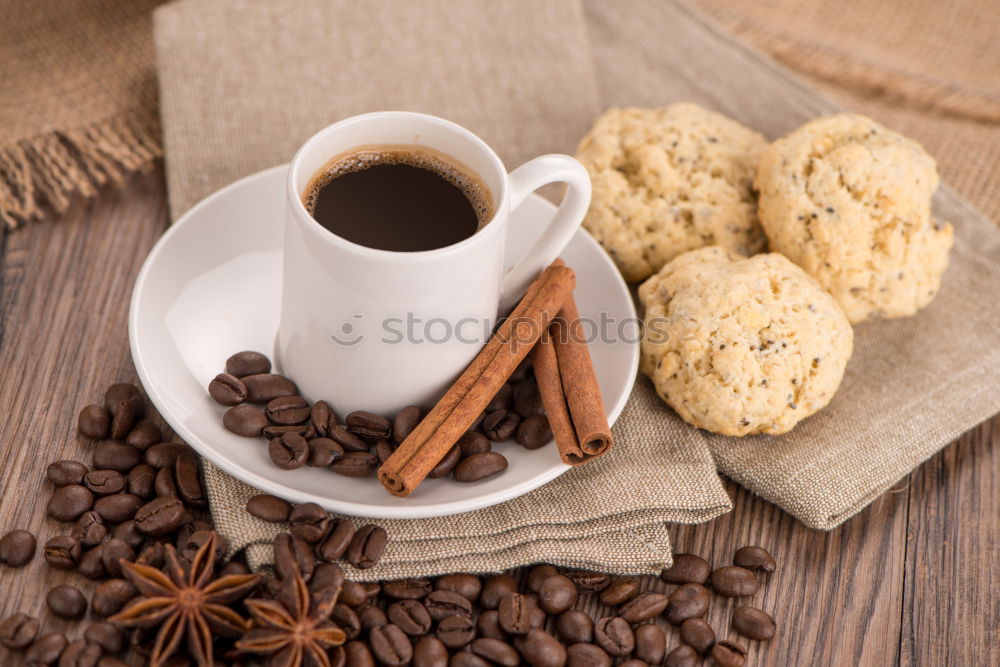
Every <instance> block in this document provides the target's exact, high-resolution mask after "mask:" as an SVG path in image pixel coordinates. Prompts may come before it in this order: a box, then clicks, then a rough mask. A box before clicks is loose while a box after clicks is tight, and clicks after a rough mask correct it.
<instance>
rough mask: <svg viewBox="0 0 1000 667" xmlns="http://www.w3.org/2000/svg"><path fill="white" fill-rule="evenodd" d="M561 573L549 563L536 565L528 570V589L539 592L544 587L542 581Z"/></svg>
mask: <svg viewBox="0 0 1000 667" xmlns="http://www.w3.org/2000/svg"><path fill="white" fill-rule="evenodd" d="M557 574H559V571H558V570H557V569H556V568H554V567H552V566H551V565H548V564H542V565H536V566H534V567H533V568H531V570H530V571H529V572H528V578H527V583H528V590H529V591H531V592H532V593H538V591H539V590H540V589H541V588H542V582H543V581H545V580H546V579H548V578H549V577H552V576H555V575H557Z"/></svg>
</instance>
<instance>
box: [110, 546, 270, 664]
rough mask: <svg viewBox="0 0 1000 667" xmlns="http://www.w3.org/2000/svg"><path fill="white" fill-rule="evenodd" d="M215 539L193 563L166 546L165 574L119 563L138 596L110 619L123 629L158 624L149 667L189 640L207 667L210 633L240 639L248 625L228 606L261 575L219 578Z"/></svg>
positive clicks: (204, 547) (193, 655)
mask: <svg viewBox="0 0 1000 667" xmlns="http://www.w3.org/2000/svg"><path fill="white" fill-rule="evenodd" d="M217 540H218V537H217V536H216V534H215V533H212V535H211V537H210V538H209V539H208V540H207V541H206V542H205V543H204V544H203V545H201V548H200V549H198V552H197V553H196V554H195V556H194V558H193V559H192V560H191V564H190V566H188V567H185V566H184V565H182V563H181V560H180V558H179V557H178V556H177V550H176V549H174V547H173V545H170V544H168V545H167V546H166V550H165V551H166V553H165V556H166V561H167V564H166V569H165V570H164V571H161V570H157V569H156V568H153V567H149V566H148V565H137V564H135V563H129V562H125V561H123V562H122V567H123V569H124V573H125V576H126V577H127V578H128V580H129V581H131V582H132V584H133V585H134V586H135V587H136V588H137V589H139V592H140V593H141V595H140V596H139V597H137V598H135V599H134V600H132V601H131V602H130V603H129V604H128V605H127V606H126V607H125V608H124V609H122V611H121V612H119V613H117V614H115V615H114V616H112V617H111V618H109V619H108V620H109V621H111V622H113V623H117V624H119V625H122V626H124V627H127V628H132V627H139V628H151V627H153V626H156V625H159V626H160V628H159V631H158V632H157V633H156V641H155V643H154V644H153V650H152V653H150V656H149V663H150V665H151V667H156V666H157V665H162V664H164V662H165V661H166V660H167V658H169V657H170V656H171V655H172V654H173V653H174V652H175V651H176V650H177V649H178V647H179V645H180V643H181V640H182V639H185V638H186V639H187V648H188V651H189V652H190V653H191V655H192V657H193V658H194V659H195V660H196V661H197V662H198V664H199V665H211V664H212V661H213V656H212V633H213V632H215V633H218V634H220V635H223V636H228V637H238V636H239V635H241V634H243V633H244V632H246V630H247V629H248V628H249V627H250V623H249V621H247V620H246V619H244V618H243V617H242V616H240V615H239V614H237V613H236V612H235V611H233V610H232V609H231V608H230V607H229V606H228V605H230V604H232V603H233V602H235V601H237V600H240V599H242V598H243V597H244V596H246V595H247V593H249V592H250V591H251V590H252V589H253V587H254V586H256V585H257V581H258V580H259V579H260V575H259V574H232V575H228V576H225V577H220V578H218V579H215V578H213V577H214V574H215V549H216V544H217Z"/></svg>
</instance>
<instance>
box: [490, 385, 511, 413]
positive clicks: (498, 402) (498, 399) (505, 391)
mask: <svg viewBox="0 0 1000 667" xmlns="http://www.w3.org/2000/svg"><path fill="white" fill-rule="evenodd" d="M513 405H514V387H513V386H512V385H510V384H505V385H503V386H502V387H500V389H499V390H498V391H497V393H496V394H494V395H493V398H492V399H491V400H490V402H489V403H488V404H487V405H486V412H494V411H496V410H510V409H511V408H512V407H513Z"/></svg>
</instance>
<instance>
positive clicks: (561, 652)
mask: <svg viewBox="0 0 1000 667" xmlns="http://www.w3.org/2000/svg"><path fill="white" fill-rule="evenodd" d="M514 645H515V646H516V647H517V650H518V652H519V653H520V654H521V657H523V658H524V660H525V661H526V662H527V663H528V664H529V665H531V666H532V667H562V666H563V665H565V664H566V648H565V647H564V646H563V645H562V644H560V643H559V640H558V639H556V638H555V637H553V636H552V635H550V634H549V633H547V632H545V631H544V630H541V629H539V628H532V629H531V630H530V631H529V632H528V634H526V635H525V636H523V637H518V638H516V639H515V640H514Z"/></svg>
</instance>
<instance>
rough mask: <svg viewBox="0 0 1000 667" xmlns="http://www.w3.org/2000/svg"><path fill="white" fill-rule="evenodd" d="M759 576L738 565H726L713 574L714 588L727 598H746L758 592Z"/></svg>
mask: <svg viewBox="0 0 1000 667" xmlns="http://www.w3.org/2000/svg"><path fill="white" fill-rule="evenodd" d="M757 587H758V583H757V576H756V575H755V574H754V573H753V572H751V571H750V570H748V569H746V568H743V567H739V566H738V565H726V566H725V567H720V568H719V569H717V570H715V571H714V572H712V588H713V589H714V590H715V592H716V593H718V594H719V595H724V596H726V597H746V596H748V595H753V594H754V593H756V592H757Z"/></svg>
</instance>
